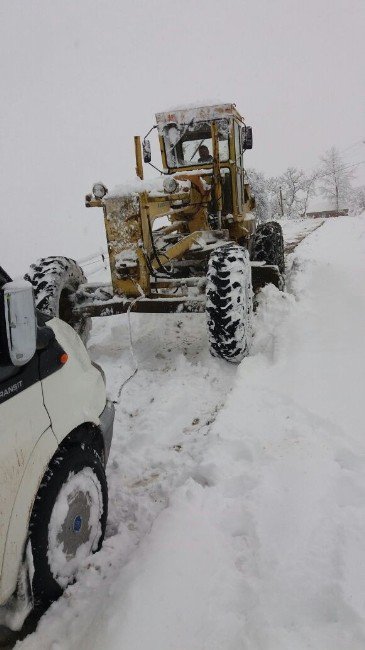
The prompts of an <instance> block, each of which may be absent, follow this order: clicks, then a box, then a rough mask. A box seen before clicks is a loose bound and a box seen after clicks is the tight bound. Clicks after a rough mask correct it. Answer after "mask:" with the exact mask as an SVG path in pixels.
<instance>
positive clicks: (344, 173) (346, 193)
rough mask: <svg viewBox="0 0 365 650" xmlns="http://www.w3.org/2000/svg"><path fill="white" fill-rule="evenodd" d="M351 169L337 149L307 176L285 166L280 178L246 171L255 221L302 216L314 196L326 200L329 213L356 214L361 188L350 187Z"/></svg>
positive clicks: (364, 199) (363, 198) (364, 191)
mask: <svg viewBox="0 0 365 650" xmlns="http://www.w3.org/2000/svg"><path fill="white" fill-rule="evenodd" d="M355 166H356V165H355V164H353V163H346V162H344V160H343V158H342V156H341V153H340V152H339V151H338V149H336V147H332V148H331V149H329V150H328V151H326V153H325V154H324V155H323V156H322V157H321V159H320V164H319V165H318V167H317V168H315V169H314V170H312V171H311V172H309V173H305V172H304V171H303V170H301V169H297V168H296V167H288V169H287V170H286V171H285V172H284V173H283V174H282V175H281V176H276V177H274V176H273V177H270V178H266V177H265V176H264V174H262V173H261V172H259V171H257V170H255V169H247V170H246V173H247V177H248V181H249V183H250V186H251V189H252V191H253V193H254V195H255V199H256V215H257V218H258V220H259V221H267V220H270V219H280V218H282V217H289V218H293V219H296V218H299V217H306V216H307V214H308V211H309V206H310V201H311V199H313V197H316V196H320V197H322V198H323V199H326V203H327V205H328V209H330V210H331V211H333V212H337V213H340V212H341V211H342V210H343V209H348V211H349V214H353V215H356V214H360V213H361V212H363V211H364V210H365V186H363V187H356V188H354V187H352V180H353V178H354V175H355V171H354V167H355Z"/></svg>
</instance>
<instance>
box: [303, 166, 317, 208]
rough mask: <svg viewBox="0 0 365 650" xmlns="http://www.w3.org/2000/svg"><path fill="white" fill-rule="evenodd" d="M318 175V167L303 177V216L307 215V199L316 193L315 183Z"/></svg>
mask: <svg viewBox="0 0 365 650" xmlns="http://www.w3.org/2000/svg"><path fill="white" fill-rule="evenodd" d="M319 176H320V171H319V170H318V169H314V170H313V171H311V172H310V173H309V174H308V175H307V176H306V177H305V179H304V183H303V193H304V197H303V216H304V217H305V216H306V215H307V210H308V203H309V199H311V198H312V197H313V196H315V195H316V193H317V183H318V179H319Z"/></svg>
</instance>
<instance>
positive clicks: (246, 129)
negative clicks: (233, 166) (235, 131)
mask: <svg viewBox="0 0 365 650" xmlns="http://www.w3.org/2000/svg"><path fill="white" fill-rule="evenodd" d="M241 142H242V151H247V149H252V145H253V138H252V126H243V127H242V138H241Z"/></svg>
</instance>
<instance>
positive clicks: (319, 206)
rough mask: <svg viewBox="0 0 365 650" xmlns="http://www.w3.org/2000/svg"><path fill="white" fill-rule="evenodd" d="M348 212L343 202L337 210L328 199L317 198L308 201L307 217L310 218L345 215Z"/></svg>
mask: <svg viewBox="0 0 365 650" xmlns="http://www.w3.org/2000/svg"><path fill="white" fill-rule="evenodd" d="M348 213H349V209H348V208H345V207H344V205H343V204H341V205H340V206H339V210H338V211H337V210H336V208H335V207H333V203H332V201H330V200H329V199H324V198H317V199H313V200H312V201H311V202H310V203H309V208H308V210H307V217H311V218H312V219H327V218H329V217H345V216H347V215H348Z"/></svg>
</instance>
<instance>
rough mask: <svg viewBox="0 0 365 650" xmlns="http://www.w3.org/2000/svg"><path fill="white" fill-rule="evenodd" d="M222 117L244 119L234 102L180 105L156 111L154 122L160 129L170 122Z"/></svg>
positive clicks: (209, 119) (186, 122)
mask: <svg viewBox="0 0 365 650" xmlns="http://www.w3.org/2000/svg"><path fill="white" fill-rule="evenodd" d="M224 117H225V118H227V117H235V118H236V119H237V120H239V121H240V122H243V121H244V120H243V117H242V116H241V115H240V114H239V112H238V111H237V109H236V104H214V105H211V106H185V107H183V106H181V107H180V108H176V109H173V110H169V111H164V112H163V113H156V122H157V126H158V129H159V131H160V130H161V129H163V127H164V126H165V125H166V124H169V123H171V122H176V123H177V124H189V122H192V121H198V122H199V121H205V120H207V121H212V120H219V119H222V118H224Z"/></svg>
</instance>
